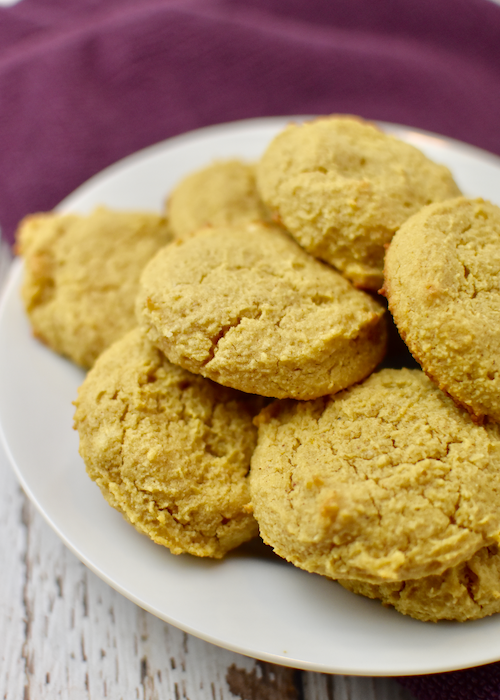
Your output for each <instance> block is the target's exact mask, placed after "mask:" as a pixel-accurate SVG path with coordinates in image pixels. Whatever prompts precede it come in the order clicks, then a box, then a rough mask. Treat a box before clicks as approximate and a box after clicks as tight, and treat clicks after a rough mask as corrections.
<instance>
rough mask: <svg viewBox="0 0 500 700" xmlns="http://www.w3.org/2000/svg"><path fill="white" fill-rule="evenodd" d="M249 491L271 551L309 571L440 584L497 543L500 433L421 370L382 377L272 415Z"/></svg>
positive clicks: (268, 412) (264, 423) (275, 409)
mask: <svg viewBox="0 0 500 700" xmlns="http://www.w3.org/2000/svg"><path fill="white" fill-rule="evenodd" d="M256 421H257V422H258V424H259V437H258V443H257V448H256V450H255V452H254V455H253V458H252V468H251V476H250V485H251V490H252V504H253V506H254V514H255V517H256V519H257V521H258V523H259V527H260V533H261V536H262V538H263V540H264V541H265V542H267V543H268V544H270V545H271V546H272V547H273V548H274V549H275V551H276V552H277V553H278V554H279V555H280V556H282V557H284V558H285V559H288V560H289V561H291V562H293V563H294V564H295V565H296V566H299V567H301V568H303V569H306V570H307V571H313V572H316V573H320V574H323V575H325V576H330V577H331V578H354V579H358V580H361V581H368V582H371V583H385V582H391V581H401V580H405V579H412V578H420V577H422V576H428V575H431V574H441V573H442V572H443V571H445V570H446V569H448V568H450V567H451V566H455V565H457V564H459V563H460V562H462V561H465V560H467V559H470V558H471V557H472V556H473V555H474V554H475V552H476V551H477V550H479V549H480V548H482V547H484V546H487V545H489V544H491V543H494V542H498V539H499V537H500V512H499V509H498V502H499V496H500V427H499V426H497V425H496V424H491V425H486V426H479V425H476V424H475V423H473V421H472V420H471V418H470V416H469V414H468V413H467V412H466V411H465V410H463V409H461V408H459V407H457V406H456V405H455V403H454V402H453V401H452V400H451V399H450V398H449V397H448V396H446V395H445V394H444V393H443V392H442V391H440V390H439V389H438V388H437V387H436V386H435V385H434V384H433V383H432V382H431V381H430V380H429V379H428V378H427V377H426V376H425V374H424V373H423V372H421V371H420V370H408V369H401V370H389V369H386V370H382V371H380V372H378V373H376V374H372V375H371V376H370V377H369V378H368V379H367V380H366V381H364V382H363V383H362V384H359V385H356V386H354V387H351V388H350V389H347V390H346V391H344V392H342V393H340V394H337V395H336V396H332V397H325V398H324V399H317V400H316V401H309V402H300V403H299V402H292V401H282V402H279V401H278V402H274V403H273V404H271V406H269V407H267V408H266V409H264V410H263V412H262V413H261V414H260V415H259V416H258V418H257V419H256Z"/></svg>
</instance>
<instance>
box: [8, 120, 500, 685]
mask: <svg viewBox="0 0 500 700" xmlns="http://www.w3.org/2000/svg"><path fill="white" fill-rule="evenodd" d="M289 119H290V118H272V119H259V120H252V121H245V122H238V123H235V124H226V125H221V126H216V127H210V128H207V129H202V130H200V131H196V132H193V133H190V134H186V135H184V136H180V137H177V138H174V139H170V140H169V141H166V142H164V143H161V144H158V145H157V146H153V147H151V148H148V149H146V150H144V151H141V152H140V153H137V154H135V155H133V156H131V157H129V158H126V159H125V160H123V161H121V162H119V163H117V164H116V165H114V166H112V167H111V168H108V169H107V170H105V171H104V172H103V173H101V174H100V175H98V176H96V177H94V178H92V179H91V180H90V181H89V182H87V183H86V184H85V185H83V186H82V187H80V188H79V189H78V190H77V191H76V192H75V193H73V194H72V195H71V196H70V197H68V198H67V199H66V200H65V201H64V202H63V203H62V204H61V205H60V207H59V210H60V211H78V212H87V211H89V210H91V209H92V208H93V207H94V206H95V205H98V204H106V205H108V206H110V207H116V208H122V209H125V208H128V209H131V208H150V209H156V210H159V209H160V207H161V206H162V202H163V201H164V199H165V196H166V195H167V194H168V192H169V191H170V190H171V188H172V187H173V186H174V185H175V184H176V183H177V182H178V181H179V179H180V178H181V177H182V176H184V175H185V174H187V173H189V172H191V171H193V170H195V169H196V168H199V167H201V166H203V165H205V164H208V163H209V162H211V161H212V160H213V159H215V158H226V157H231V156H237V157H242V158H245V159H252V160H253V159H256V158H258V157H259V155H260V154H261V153H262V151H263V150H264V148H265V147H266V145H267V144H268V142H269V140H270V139H271V138H272V137H273V136H274V134H275V133H276V132H277V131H279V130H280V129H281V128H283V126H284V125H285V124H286V123H287V122H288V121H289ZM297 119H299V118H297ZM382 126H383V128H384V129H386V130H387V131H390V132H391V133H394V134H396V135H397V136H399V137H400V138H402V139H404V140H406V141H408V142H410V143H412V144H414V145H416V146H417V147H419V148H421V149H422V150H423V151H425V153H427V154H428V155H429V156H430V157H431V158H432V159H434V160H436V161H438V162H442V163H445V164H447V165H448V166H449V167H450V168H451V170H452V172H453V174H454V175H455V178H456V180H457V182H458V184H459V186H460V187H461V188H462V190H463V191H464V192H465V193H466V194H468V195H473V196H483V197H484V198H485V199H490V200H492V201H495V200H496V203H497V204H500V201H499V198H500V187H499V184H500V160H499V159H497V158H495V157H494V156H491V155H489V154H487V153H484V152H482V151H479V150H478V149H475V148H472V147H470V146H466V145H464V144H460V143H457V142H454V141H450V140H448V139H445V138H441V137H438V136H433V135H431V134H426V133H423V132H419V131H416V130H413V129H407V128H405V127H400V126H393V125H388V124H384V125H382ZM21 273H22V268H21V264H20V263H19V262H16V263H15V264H14V266H13V268H12V270H11V275H10V279H9V282H8V285H7V287H6V291H5V295H4V299H3V304H2V307H1V310H0V428H1V430H0V434H1V436H2V439H3V442H4V445H5V448H6V451H7V454H8V456H9V458H10V461H11V463H12V465H13V467H14V469H15V471H16V473H17V475H18V477H19V479H20V481H21V483H22V485H23V488H24V489H25V491H26V493H27V494H28V496H29V497H30V498H31V500H32V501H33V502H34V504H35V505H36V506H37V507H38V509H39V510H40V512H41V513H42V515H43V516H44V517H45V518H46V520H47V521H48V523H49V524H50V525H51V526H52V527H53V528H54V530H55V531H56V532H57V533H58V534H59V536H60V537H61V538H62V539H63V541H64V542H65V543H66V545H67V546H68V547H69V548H70V549H71V550H72V551H73V552H74V553H75V554H76V556H77V557H79V558H80V559H81V561H83V562H84V563H85V564H86V565H87V566H88V567H89V568H90V569H92V571H94V572H95V573H96V574H97V575H98V576H100V577H101V578H102V579H104V580H105V581H107V583H109V584H110V585H111V586H113V588H115V589H116V590H118V591H120V592H121V593H122V594H123V595H125V596H126V597H127V598H130V600H132V601H134V602H135V603H137V604H138V605H140V606H141V607H143V608H145V609H146V610H149V611H150V612H151V613H153V614H154V615H157V616H158V617H160V618H162V619H163V620H165V621H167V622H170V623H171V624H173V625H175V626H177V627H180V628H181V629H183V630H185V631H186V632H189V633H191V634H194V635H196V636H198V637H201V638H202V639H205V640H207V641H209V642H213V643H214V644H218V645H219V646H222V647H225V648H227V649H232V650H234V651H237V652H240V653H242V654H247V655H249V656H252V657H256V658H258V659H262V660H265V661H271V662H274V663H278V664H285V665H289V666H295V667H297V668H302V669H308V670H313V671H325V672H333V673H342V674H358V675H370V676H373V675H404V674H419V673H431V672H437V671H447V670H452V669H458V668H465V667H469V666H476V665H479V664H484V663H487V662H490V661H495V660H498V659H500V615H497V616H493V617H490V618H486V619H484V620H478V621H474V622H467V623H461V624H460V623H453V622H442V623H438V624H430V623H423V622H418V621H416V620H413V619H411V618H409V617H404V616H403V615H400V614H399V613H397V612H395V611H394V610H391V609H386V608H383V607H382V605H380V603H378V602H377V601H371V600H368V599H365V598H362V597H359V596H356V595H354V594H351V593H349V592H347V591H345V590H344V589H343V588H341V587H340V586H339V585H338V584H337V583H335V582H333V581H330V580H328V579H326V578H322V577H320V576H317V575H314V574H308V573H306V572H304V571H301V570H299V569H296V568H294V567H293V566H291V565H289V564H287V563H285V562H283V561H282V560H280V559H278V558H277V557H275V556H274V555H273V554H272V553H271V552H270V550H269V549H268V548H267V547H265V546H264V545H262V544H261V543H259V542H254V543H250V544H248V545H245V546H243V547H241V548H240V549H239V550H237V551H235V552H234V553H231V554H230V555H229V556H227V557H226V558H225V559H224V560H222V561H210V560H204V559H197V558H195V557H191V556H189V555H181V556H174V555H172V554H170V552H169V551H168V550H167V549H164V548H163V547H160V546H157V545H155V544H154V543H153V542H151V541H150V540H148V539H147V538H146V537H144V536H142V535H140V534H139V533H137V532H136V531H135V530H134V528H133V527H131V526H130V525H129V524H127V523H126V522H125V520H123V518H122V517H121V515H120V514H119V513H118V512H116V511H114V510H113V509H112V508H110V507H109V506H108V504H107V503H106V502H105V501H104V499H103V498H102V496H101V494H100V492H99V489H98V487H97V486H96V485H95V484H94V483H92V482H91V481H90V479H89V478H88V477H87V475H86V473H85V467H84V464H83V462H82V460H81V458H80V457H79V455H78V435H77V434H76V433H75V432H74V431H73V430H72V415H73V407H72V403H71V402H72V401H73V400H74V399H75V397H76V391H77V387H78V386H79V385H80V383H81V382H82V379H83V376H84V375H83V372H82V371H81V370H79V369H78V368H76V367H75V366H73V365H72V364H71V363H70V362H68V361H66V360H64V359H62V358H61V357H59V356H57V355H55V354H54V353H52V352H51V351H50V350H49V349H47V348H46V347H44V346H43V345H41V344H40V343H38V342H37V341H36V340H35V339H34V338H33V337H32V335H31V332H30V328H29V325H28V321H27V319H26V317H25V314H24V312H23V308H22V305H21V302H20V298H19V286H20V279H21Z"/></svg>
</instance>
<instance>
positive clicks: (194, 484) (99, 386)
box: [75, 329, 262, 558]
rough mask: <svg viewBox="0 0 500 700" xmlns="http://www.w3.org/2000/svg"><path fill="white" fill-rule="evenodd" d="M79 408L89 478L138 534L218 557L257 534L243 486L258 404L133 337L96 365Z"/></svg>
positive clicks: (134, 333) (135, 334) (180, 549)
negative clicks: (171, 360)
mask: <svg viewBox="0 0 500 700" xmlns="http://www.w3.org/2000/svg"><path fill="white" fill-rule="evenodd" d="M75 405H76V413H75V427H76V429H77V430H78V432H79V434H80V454H81V456H82V457H83V460H84V462H85V464H86V466H87V472H88V474H89V476H90V477H91V479H93V480H94V481H96V482H97V484H98V486H99V488H100V489H101V491H102V493H103V495H104V497H105V498H106V500H107V501H108V502H109V503H110V504H111V505H112V506H113V507H114V508H117V509H118V510H119V511H121V512H122V514H123V515H124V516H125V518H126V519H127V520H128V521H129V522H131V523H132V525H134V526H135V527H136V529H137V530H139V532H142V533H144V534H146V535H148V536H149V537H150V538H151V539H152V540H154V541H155V542H157V543H158V544H161V545H164V546H166V547H168V548H169V549H170V550H171V552H173V553H174V554H181V553H182V552H189V553H190V554H195V555H197V556H200V557H216V558H220V557H222V556H223V555H224V554H225V553H226V552H227V551H228V550H230V549H233V548H234V547H237V546H238V545H239V544H241V543H242V542H245V541H247V540H249V539H251V538H252V537H253V536H254V535H256V534H257V524H256V523H255V521H254V519H253V517H252V515H251V511H250V509H249V507H248V502H249V487H248V480H247V478H246V477H247V473H248V469H249V465H250V456H251V454H252V450H253V448H254V445H255V442H256V429H255V428H254V426H253V425H252V418H253V415H254V414H255V412H256V411H257V410H258V408H259V407H260V406H261V405H262V402H261V400H260V399H255V398H254V397H252V398H249V397H248V396H246V395H245V394H240V393H238V392H236V391H233V390H232V389H226V388H224V387H220V386H217V385H216V384H214V383H213V382H210V381H209V380H207V379H203V378H202V377H198V376H195V375H192V374H190V373H189V372H186V370H183V369H181V368H180V367H176V366H174V365H172V364H170V362H168V360H167V359H166V358H165V357H164V356H163V355H162V353H161V352H160V351H159V350H157V349H156V348H154V347H153V346H152V345H151V344H150V343H149V341H148V340H147V339H146V338H144V337H143V335H142V334H141V333H140V331H139V330H138V329H134V330H133V331H131V332H130V333H128V334H127V335H126V336H125V337H124V338H122V339H121V340H119V341H118V342H117V343H115V344H114V345H113V346H112V347H111V348H109V349H108V350H107V351H106V352H105V353H103V355H102V356H101V357H100V358H99V359H98V361H97V362H96V364H95V365H94V367H93V369H92V370H91V371H90V372H89V374H88V375H87V378H86V379H85V381H84V383H83V385H82V386H81V388H80V390H79V392H78V399H77V401H76V402H75Z"/></svg>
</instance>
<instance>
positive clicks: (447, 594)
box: [339, 545, 500, 622]
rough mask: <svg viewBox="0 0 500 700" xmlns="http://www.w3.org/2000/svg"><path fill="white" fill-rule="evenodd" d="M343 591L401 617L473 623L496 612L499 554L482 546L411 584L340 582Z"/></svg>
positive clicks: (499, 608) (494, 548) (499, 586)
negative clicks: (390, 608) (436, 573)
mask: <svg viewBox="0 0 500 700" xmlns="http://www.w3.org/2000/svg"><path fill="white" fill-rule="evenodd" d="M339 583H340V584H341V585H342V586H343V587H344V588H347V590H349V591H352V592H353V593H358V594H359V595H364V596H366V597H368V598H379V599H380V600H381V601H382V603H383V604H384V605H391V606H393V607H394V608H396V610H398V611H399V612H400V613H403V615H410V616H411V617H414V618H416V619H417V620H423V621H424V622H437V621H438V620H458V621H459V622H464V621H465V620H477V619H479V618H481V617H486V616H487V615H493V614H494V613H497V612H500V554H499V552H498V547H497V545H492V546H490V547H483V548H482V549H480V550H479V551H478V552H476V554H474V556H473V557H472V559H470V560H469V561H467V562H464V563H463V564H459V565H458V566H454V567H453V568H451V569H448V570H447V571H445V572H444V573H443V574H441V576H425V577H424V578H420V579H413V580H411V581H401V582H399V583H385V584H380V585H375V584H373V583H364V582H362V581H354V580H351V581H350V580H347V579H342V580H339Z"/></svg>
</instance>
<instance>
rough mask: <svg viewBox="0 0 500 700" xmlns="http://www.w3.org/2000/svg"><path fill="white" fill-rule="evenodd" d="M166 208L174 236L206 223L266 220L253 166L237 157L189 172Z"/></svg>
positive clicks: (185, 234)
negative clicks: (236, 158)
mask: <svg viewBox="0 0 500 700" xmlns="http://www.w3.org/2000/svg"><path fill="white" fill-rule="evenodd" d="M167 210H168V215H169V219H170V224H171V226H172V231H173V232H174V234H175V235H176V236H187V235H190V234H192V233H194V232H195V231H197V230H198V229H200V228H202V227H204V226H208V225H213V226H221V225H223V226H224V225H226V224H234V223H237V222H240V221H241V222H248V221H254V220H266V219H269V212H268V211H267V209H266V207H265V206H264V204H263V202H262V201H261V199H260V196H259V195H258V193H257V188H256V184H255V168H254V166H253V165H250V164H247V163H242V162H241V161H238V160H229V161H218V162H215V163H213V164H212V165H210V166H208V167H207V168H204V169H203V170H199V171H197V172H194V173H192V174H191V175H188V176H187V177H186V178H185V179H184V180H182V182H180V183H179V184H178V185H177V187H176V188H175V189H174V190H173V192H172V194H171V195H170V197H169V200H168V203H167Z"/></svg>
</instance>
